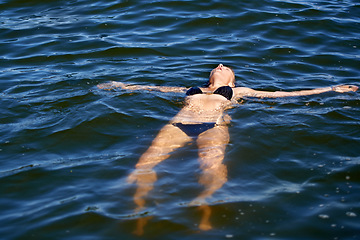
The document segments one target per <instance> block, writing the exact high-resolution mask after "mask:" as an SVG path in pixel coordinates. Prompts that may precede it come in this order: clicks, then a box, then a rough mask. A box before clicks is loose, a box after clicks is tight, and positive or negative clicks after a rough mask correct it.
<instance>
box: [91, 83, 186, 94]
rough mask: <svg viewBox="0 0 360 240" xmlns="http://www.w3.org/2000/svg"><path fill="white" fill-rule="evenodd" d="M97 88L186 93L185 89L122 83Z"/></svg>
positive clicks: (106, 84)
mask: <svg viewBox="0 0 360 240" xmlns="http://www.w3.org/2000/svg"><path fill="white" fill-rule="evenodd" d="M97 87H98V88H100V89H104V90H113V89H117V88H120V89H128V90H147V91H158V92H186V88H185V87H168V86H147V85H130V84H125V83H122V82H115V81H112V82H108V83H101V84H99V85H97Z"/></svg>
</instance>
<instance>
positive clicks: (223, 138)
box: [192, 126, 229, 230]
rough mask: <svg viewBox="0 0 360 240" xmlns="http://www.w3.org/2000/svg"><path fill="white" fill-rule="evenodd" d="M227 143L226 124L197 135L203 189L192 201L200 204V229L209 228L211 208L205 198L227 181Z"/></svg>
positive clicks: (200, 180)
mask: <svg viewBox="0 0 360 240" xmlns="http://www.w3.org/2000/svg"><path fill="white" fill-rule="evenodd" d="M228 143H229V132H228V129H227V127H226V126H218V127H215V128H212V129H210V130H208V131H206V132H204V133H202V134H200V135H199V137H198V140H197V144H198V148H199V162H200V168H201V170H202V173H201V175H200V178H199V183H200V184H201V185H203V186H204V188H205V189H204V190H203V191H202V192H201V193H200V194H199V196H198V197H197V198H196V199H195V200H194V201H193V202H192V203H193V204H200V205H204V206H200V207H199V210H202V211H203V216H202V219H201V222H200V225H199V228H200V229H202V230H209V229H211V224H210V221H209V218H210V215H211V209H210V207H209V206H207V205H206V198H208V197H210V196H211V195H212V194H213V193H214V192H215V191H216V190H218V189H219V188H221V187H222V186H223V185H224V183H225V182H226V181H227V168H226V166H225V165H224V164H223V159H224V155H225V149H226V145H227V144H228Z"/></svg>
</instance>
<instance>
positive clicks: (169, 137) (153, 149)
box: [127, 124, 192, 235]
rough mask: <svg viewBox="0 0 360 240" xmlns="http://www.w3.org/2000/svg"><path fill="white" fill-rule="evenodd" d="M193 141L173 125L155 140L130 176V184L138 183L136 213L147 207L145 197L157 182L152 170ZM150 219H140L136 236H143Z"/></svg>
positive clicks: (166, 126) (162, 130) (162, 131)
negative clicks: (178, 149) (175, 151)
mask: <svg viewBox="0 0 360 240" xmlns="http://www.w3.org/2000/svg"><path fill="white" fill-rule="evenodd" d="M191 140H192V139H191V138H190V137H189V136H188V135H186V134H185V133H184V132H183V131H181V130H180V129H179V128H178V127H175V126H173V125H172V124H167V125H165V126H164V127H163V128H162V129H161V130H160V132H159V133H158V135H157V136H156V137H155V139H154V140H153V142H152V144H151V146H150V147H149V148H148V150H147V151H146V152H145V153H144V154H143V155H142V156H141V157H140V159H139V162H138V163H137V164H136V166H135V167H136V169H135V170H134V171H133V172H132V173H131V174H130V175H129V177H128V179H127V180H128V182H129V183H133V182H136V184H137V189H136V192H135V194H134V202H135V204H136V205H137V207H136V211H139V210H140V209H142V208H143V207H144V205H145V199H144V198H145V197H146V195H147V194H148V192H149V191H151V190H152V189H153V186H154V182H155V181H156V180H157V177H156V173H155V171H153V170H152V169H153V168H154V167H155V166H156V165H157V164H159V163H160V162H162V161H164V160H165V159H167V158H168V157H169V156H170V153H171V152H173V151H174V150H176V149H177V148H179V147H182V146H184V145H185V144H186V143H187V142H189V141H191ZM149 219H150V218H149V217H144V218H139V219H138V220H137V224H136V230H135V231H134V234H136V235H143V233H144V227H145V225H146V224H147V221H148V220H149Z"/></svg>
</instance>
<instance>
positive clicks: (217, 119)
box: [98, 64, 358, 235]
mask: <svg viewBox="0 0 360 240" xmlns="http://www.w3.org/2000/svg"><path fill="white" fill-rule="evenodd" d="M98 87H99V88H100V89H105V90H111V89H115V88H121V89H128V90H150V91H159V92H183V93H186V95H187V97H186V98H185V105H184V107H183V108H182V109H181V110H180V111H179V113H178V114H177V115H175V117H174V118H173V119H171V120H170V122H169V123H168V124H166V125H165V126H164V127H163V128H162V129H161V130H160V132H159V133H158V135H157V136H156V137H155V139H154V140H153V142H152V144H151V146H150V147H149V148H148V149H147V151H146V152H145V153H144V154H143V155H142V156H141V157H140V159H139V161H138V163H137V164H136V165H135V170H134V171H133V172H132V173H131V174H130V175H129V176H128V179H127V180H128V182H129V183H136V184H137V189H136V192H135V194H134V202H135V204H136V205H137V208H136V210H137V211H138V210H140V209H142V208H143V207H144V206H145V197H146V196H147V194H148V192H149V191H151V190H152V189H153V185H154V182H155V181H156V180H157V177H156V173H155V171H154V170H153V168H154V167H155V166H156V165H158V164H159V163H161V162H162V161H164V160H165V159H167V158H169V156H170V154H171V153H172V152H173V151H175V150H176V149H178V148H180V147H183V146H184V145H186V144H187V143H188V142H190V141H194V140H195V141H196V143H197V146H198V155H199V158H198V159H199V163H200V168H201V170H202V173H201V175H200V177H199V184H201V185H203V186H204V190H203V191H202V192H200V194H199V195H198V196H197V197H196V198H195V199H194V200H193V201H192V202H191V205H198V206H199V209H200V210H202V211H203V215H202V219H201V222H200V224H199V228H200V229H201V230H209V229H211V224H210V221H209V218H210V215H211V210H210V207H209V206H208V205H207V203H206V199H208V198H209V197H210V196H211V195H212V194H213V193H214V192H215V191H216V190H218V189H219V188H221V187H222V186H223V185H224V183H225V182H226V181H227V168H226V166H225V165H224V164H223V159H224V155H225V148H226V146H227V144H228V143H229V132H228V127H227V125H228V123H229V122H230V119H231V118H230V117H229V116H228V115H227V114H226V113H225V110H226V109H228V108H230V107H231V106H232V105H233V104H232V101H236V100H239V99H241V98H243V97H255V98H279V97H295V96H305V95H314V94H320V93H325V92H331V91H334V92H338V93H345V92H355V91H357V89H358V87H357V86H354V85H338V86H333V87H324V88H316V89H312V90H301V91H293V92H285V91H276V92H268V91H257V90H254V89H251V88H247V87H235V74H234V72H233V71H232V69H231V68H229V67H226V66H224V65H222V64H219V65H218V66H217V67H216V68H214V69H213V70H212V71H211V73H210V77H209V82H208V86H207V87H201V88H199V87H192V88H190V89H186V88H184V87H166V86H144V85H128V84H124V83H121V82H110V83H104V84H99V85H98ZM145 224H146V220H145V219H142V220H139V222H138V226H137V234H140V235H141V234H142V232H143V227H144V225H145Z"/></svg>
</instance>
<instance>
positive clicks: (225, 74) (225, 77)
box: [209, 64, 235, 87]
mask: <svg viewBox="0 0 360 240" xmlns="http://www.w3.org/2000/svg"><path fill="white" fill-rule="evenodd" d="M209 82H210V84H213V85H215V84H216V83H220V84H222V85H226V86H230V87H235V84H234V82H235V75H234V72H233V70H232V69H231V68H229V67H226V66H224V65H222V64H219V65H218V66H217V67H216V68H214V69H213V70H212V71H211V72H210V77H209Z"/></svg>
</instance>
